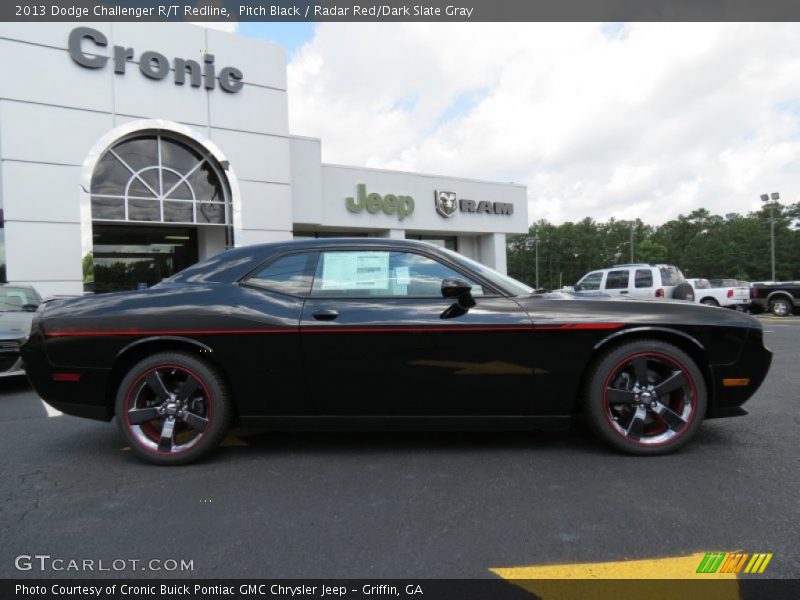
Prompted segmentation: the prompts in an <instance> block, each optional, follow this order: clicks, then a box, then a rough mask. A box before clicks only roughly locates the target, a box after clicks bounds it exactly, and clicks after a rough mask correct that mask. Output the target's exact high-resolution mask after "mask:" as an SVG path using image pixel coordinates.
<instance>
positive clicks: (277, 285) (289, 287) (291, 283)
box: [247, 252, 317, 296]
mask: <svg viewBox="0 0 800 600" xmlns="http://www.w3.org/2000/svg"><path fill="white" fill-rule="evenodd" d="M316 259H317V253H316V252H303V253H299V254H289V255H288V256H284V257H281V258H279V259H277V260H275V261H273V262H272V263H270V264H269V265H268V266H267V267H265V268H264V269H262V270H261V271H259V272H258V273H256V274H255V275H253V277H251V278H250V279H249V280H248V281H247V282H248V283H251V284H253V285H257V286H259V287H264V288H267V289H270V290H275V291H276V292H282V293H284V294H292V295H295V296H305V295H307V294H308V293H309V292H310V291H311V280H312V279H313V276H314V267H315V266H316Z"/></svg>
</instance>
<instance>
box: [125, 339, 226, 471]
mask: <svg viewBox="0 0 800 600" xmlns="http://www.w3.org/2000/svg"><path fill="white" fill-rule="evenodd" d="M115 408H116V415H117V424H118V426H119V429H120V431H121V432H122V435H123V436H125V439H126V440H127V441H128V443H129V445H130V447H131V449H132V450H133V451H134V452H135V453H136V455H137V456H139V457H140V458H142V459H144V460H146V461H148V462H151V463H155V464H158V465H183V464H187V463H190V462H193V461H195V460H198V459H200V458H202V457H203V456H205V455H207V454H208V453H209V452H211V451H212V450H213V449H214V448H216V447H217V446H218V445H219V443H220V442H221V441H222V439H223V438H224V437H225V434H226V433H227V431H228V429H229V427H230V423H231V415H232V409H231V400H230V396H229V394H228V391H227V388H226V386H225V383H224V381H223V380H222V378H221V377H220V375H219V373H217V372H216V371H215V370H214V369H213V368H212V367H211V366H209V365H208V364H207V363H205V362H204V361H202V360H200V359H198V358H196V357H195V356H192V355H191V354H186V353H183V352H160V353H158V354H154V355H153V356H150V357H148V358H145V359H144V360H142V361H141V362H139V363H137V364H136V365H134V367H133V368H132V369H131V370H130V371H128V373H127V374H126V375H125V377H124V378H123V379H122V382H121V383H120V385H119V389H118V390H117V397H116V404H115ZM168 422H171V423H172V425H171V426H169V427H167V424H168Z"/></svg>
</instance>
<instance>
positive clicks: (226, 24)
mask: <svg viewBox="0 0 800 600" xmlns="http://www.w3.org/2000/svg"><path fill="white" fill-rule="evenodd" d="M191 23H192V25H199V26H200V27H208V28H209V29H217V30H219V31H224V32H225V33H236V30H237V29H238V28H239V23H237V22H236V21H191Z"/></svg>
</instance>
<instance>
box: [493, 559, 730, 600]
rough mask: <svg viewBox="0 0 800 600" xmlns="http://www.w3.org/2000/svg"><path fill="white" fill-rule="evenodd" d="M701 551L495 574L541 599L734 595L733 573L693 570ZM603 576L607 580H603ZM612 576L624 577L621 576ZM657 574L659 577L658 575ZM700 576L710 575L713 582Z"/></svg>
mask: <svg viewBox="0 0 800 600" xmlns="http://www.w3.org/2000/svg"><path fill="white" fill-rule="evenodd" d="M705 555H706V553H705V552H699V553H696V554H691V555H689V556H677V557H667V558H654V559H646V560H624V561H614V562H596V563H575V564H561V565H532V566H521V567H497V568H493V569H490V570H491V571H492V572H493V573H495V574H496V575H498V576H500V577H502V578H503V579H507V580H509V581H510V582H511V583H513V584H514V585H517V586H519V587H521V588H522V589H524V590H527V591H529V592H531V593H533V594H535V595H536V596H538V597H539V598H541V599H542V600H573V599H575V600H606V599H609V600H611V599H612V598H614V599H615V598H620V597H623V596H621V595H620V593H621V592H623V590H624V597H632V598H634V597H635V598H637V599H646V600H685V599H686V598H693V597H698V596H697V592H698V591H699V590H698V586H699V585H703V587H702V588H699V589H700V590H701V591H702V597H703V600H738V599H739V584H738V582H737V580H736V573H720V572H717V573H713V574H708V573H697V566H698V565H699V564H700V561H701V560H702V559H703V557H704V556H705ZM602 580H611V581H608V582H607V583H606V584H604V583H603V582H602ZM616 580H628V581H624V582H619V581H616ZM658 580H660V581H658ZM700 580H705V581H713V582H715V583H714V584H713V586H712V585H707V584H701V583H700Z"/></svg>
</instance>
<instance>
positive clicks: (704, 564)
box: [697, 552, 727, 573]
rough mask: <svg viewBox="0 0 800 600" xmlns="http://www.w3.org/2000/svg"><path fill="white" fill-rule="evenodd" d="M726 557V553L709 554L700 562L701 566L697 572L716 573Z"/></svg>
mask: <svg viewBox="0 0 800 600" xmlns="http://www.w3.org/2000/svg"><path fill="white" fill-rule="evenodd" d="M725 556H727V553H726V552H708V553H707V554H706V555H705V556H704V557H703V560H701V561H700V566H699V567H697V572H698V573H716V572H717V570H718V569H719V567H720V565H721V564H722V561H723V559H724V558H725Z"/></svg>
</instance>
